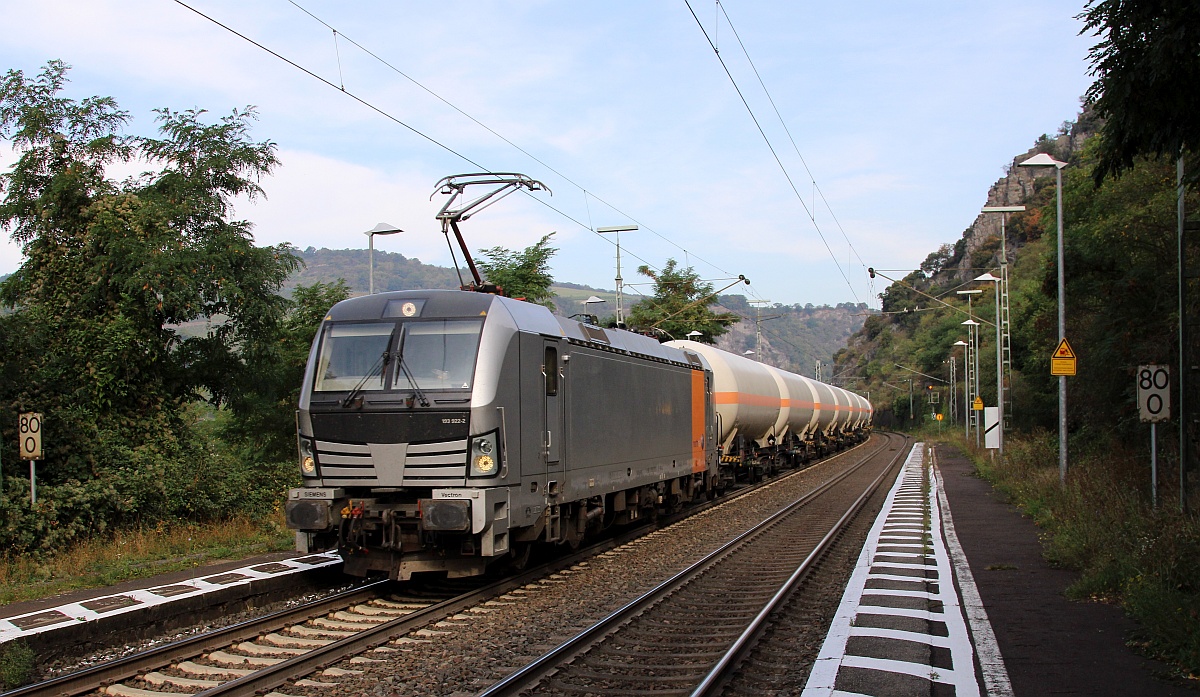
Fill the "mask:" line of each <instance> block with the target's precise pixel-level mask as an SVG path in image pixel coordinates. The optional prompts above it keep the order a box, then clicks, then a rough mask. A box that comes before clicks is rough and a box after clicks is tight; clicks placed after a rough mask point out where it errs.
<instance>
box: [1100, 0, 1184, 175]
mask: <svg viewBox="0 0 1200 697" xmlns="http://www.w3.org/2000/svg"><path fill="white" fill-rule="evenodd" d="M1080 18H1081V19H1083V20H1084V29H1083V31H1084V32H1088V31H1091V32H1094V33H1095V34H1097V35H1099V36H1101V37H1102V38H1101V41H1100V43H1099V44H1096V45H1095V46H1094V47H1092V50H1091V59H1092V74H1093V75H1095V76H1096V82H1095V83H1093V84H1092V86H1091V88H1090V89H1088V93H1087V100H1088V101H1089V102H1091V103H1092V104H1093V105H1094V108H1095V111H1096V114H1097V115H1098V116H1100V117H1101V118H1103V119H1104V126H1103V128H1102V130H1101V133H1102V134H1103V135H1104V140H1103V145H1102V146H1101V150H1100V153H1099V161H1098V162H1097V165H1096V168H1095V173H1094V177H1095V179H1096V181H1097V182H1100V181H1102V180H1103V179H1104V178H1105V177H1106V176H1108V175H1110V174H1113V175H1116V174H1120V173H1121V172H1122V171H1123V170H1126V169H1129V168H1131V167H1132V166H1133V164H1134V158H1136V157H1137V156H1138V155H1166V156H1168V157H1175V156H1177V155H1179V154H1181V153H1183V152H1194V151H1195V150H1196V148H1197V146H1198V145H1200V118H1197V114H1200V92H1197V90H1196V89H1195V86H1196V85H1198V84H1200V4H1198V3H1196V1H1195V0H1091V1H1090V2H1088V4H1087V6H1086V8H1085V10H1084V12H1083V14H1082V15H1080ZM1081 33H1082V32H1081Z"/></svg>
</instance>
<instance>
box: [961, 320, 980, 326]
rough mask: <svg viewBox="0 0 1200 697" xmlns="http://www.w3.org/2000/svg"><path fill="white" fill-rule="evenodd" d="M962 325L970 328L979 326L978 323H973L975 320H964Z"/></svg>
mask: <svg viewBox="0 0 1200 697" xmlns="http://www.w3.org/2000/svg"><path fill="white" fill-rule="evenodd" d="M962 324H969V325H971V326H978V325H979V323H978V322H976V321H975V320H973V319H969V320H966V321H964V322H962Z"/></svg>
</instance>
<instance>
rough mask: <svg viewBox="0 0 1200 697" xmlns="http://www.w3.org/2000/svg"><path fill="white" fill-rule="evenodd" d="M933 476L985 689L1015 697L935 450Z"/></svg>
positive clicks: (993, 695)
mask: <svg viewBox="0 0 1200 697" xmlns="http://www.w3.org/2000/svg"><path fill="white" fill-rule="evenodd" d="M933 476H934V478H935V482H936V483H937V492H938V502H939V503H940V504H941V507H942V524H943V525H944V526H945V528H946V530H945V538H946V546H947V547H948V548H949V550H950V559H951V560H952V561H953V562H954V574H955V576H957V577H958V585H959V588H960V592H961V593H962V599H963V610H964V611H965V612H966V615H967V622H968V623H970V625H971V635H972V636H973V637H974V638H975V651H976V656H977V657H978V659H979V667H980V672H982V673H983V685H984V688H985V689H986V690H987V694H988V695H989V697H1013V689H1012V683H1011V682H1009V679H1008V669H1007V668H1005V667H1004V657H1003V656H1001V655H1000V645H999V644H998V643H997V642H996V634H995V632H994V631H992V623H991V621H990V620H988V616H987V610H986V609H984V607H983V599H982V598H980V597H979V589H978V588H977V587H976V586H975V577H974V576H973V575H972V574H971V567H970V565H969V564H968V563H967V555H966V554H965V553H964V552H963V548H962V545H961V544H959V542H958V533H957V532H955V531H954V518H953V517H952V516H951V515H950V502H949V501H948V500H947V499H946V492H945V490H944V489H943V487H942V472H941V470H939V469H938V467H937V451H936V450H934V451H933Z"/></svg>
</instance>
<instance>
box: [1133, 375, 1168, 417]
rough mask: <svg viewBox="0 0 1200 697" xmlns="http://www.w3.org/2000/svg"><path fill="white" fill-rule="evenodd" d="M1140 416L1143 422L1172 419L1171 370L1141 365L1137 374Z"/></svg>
mask: <svg viewBox="0 0 1200 697" xmlns="http://www.w3.org/2000/svg"><path fill="white" fill-rule="evenodd" d="M1137 400H1138V416H1139V417H1140V418H1141V420H1142V421H1151V422H1154V421H1167V420H1168V419H1170V418H1171V368H1170V366H1165V365H1139V366H1138V372H1137Z"/></svg>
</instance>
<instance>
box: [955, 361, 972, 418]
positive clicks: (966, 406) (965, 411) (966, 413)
mask: <svg viewBox="0 0 1200 697" xmlns="http://www.w3.org/2000/svg"><path fill="white" fill-rule="evenodd" d="M954 345H955V346H961V347H963V439H964V440H970V439H971V420H970V419H969V418H968V417H969V415H970V413H971V411H970V410H971V404H970V397H969V396H968V395H967V393H968V392H970V390H969V389H967V360H968V357H969V356H970V355H971V354H970V352H969V348H970V347H969V345H968V344H967V342H965V341H963V340H962V339H959V340H958V341H956V342H954Z"/></svg>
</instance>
